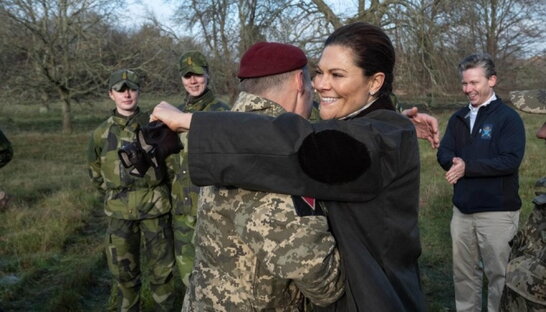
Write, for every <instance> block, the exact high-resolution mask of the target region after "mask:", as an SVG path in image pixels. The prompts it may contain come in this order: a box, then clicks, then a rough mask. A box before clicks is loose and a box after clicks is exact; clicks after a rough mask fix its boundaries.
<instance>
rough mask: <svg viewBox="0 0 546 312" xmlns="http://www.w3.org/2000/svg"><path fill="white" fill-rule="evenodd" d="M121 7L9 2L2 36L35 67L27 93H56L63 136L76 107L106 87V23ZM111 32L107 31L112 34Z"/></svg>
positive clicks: (68, 1)
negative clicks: (75, 101)
mask: <svg viewBox="0 0 546 312" xmlns="http://www.w3.org/2000/svg"><path fill="white" fill-rule="evenodd" d="M117 4H118V3H117V2H116V1H111V0H86V1H79V0H3V1H2V2H0V18H2V19H6V20H8V21H9V23H8V25H9V27H5V28H3V29H2V30H0V31H1V33H2V36H3V37H4V38H6V39H5V40H6V42H5V43H7V44H9V45H11V46H12V47H13V48H15V49H17V50H18V51H20V53H22V54H23V55H24V56H25V57H26V59H27V60H28V62H29V64H30V65H31V66H32V70H33V75H32V76H31V77H29V79H24V80H22V82H23V84H24V83H25V82H28V85H27V87H31V88H40V89H41V90H43V91H42V92H43V94H50V93H55V94H56V95H57V96H58V97H59V98H60V99H61V101H62V104H63V105H62V114H63V132H71V131H72V121H71V105H72V103H73V101H74V100H77V99H78V97H81V96H84V95H88V94H91V93H93V92H95V91H96V90H97V88H99V87H100V86H102V85H103V84H104V73H105V66H104V65H103V64H104V63H103V62H102V61H103V58H104V57H105V54H104V51H103V49H104V48H105V46H107V45H108V41H107V40H105V38H104V37H103V34H104V33H105V31H106V30H107V27H106V26H105V20H106V19H107V17H108V14H109V13H110V12H111V10H112V9H114V8H115V6H116V5H117ZM106 32H107V31H106Z"/></svg>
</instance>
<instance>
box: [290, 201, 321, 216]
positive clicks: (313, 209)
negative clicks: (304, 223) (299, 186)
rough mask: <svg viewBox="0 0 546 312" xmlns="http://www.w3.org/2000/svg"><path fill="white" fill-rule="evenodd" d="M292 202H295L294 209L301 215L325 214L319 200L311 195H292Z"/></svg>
mask: <svg viewBox="0 0 546 312" xmlns="http://www.w3.org/2000/svg"><path fill="white" fill-rule="evenodd" d="M292 202H293V203H294V209H296V213H297V214H298V216H300V217H305V216H324V211H322V209H321V207H320V204H319V202H318V201H317V200H316V199H314V198H311V197H304V196H292Z"/></svg>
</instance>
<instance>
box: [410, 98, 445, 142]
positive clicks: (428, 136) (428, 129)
mask: <svg viewBox="0 0 546 312" xmlns="http://www.w3.org/2000/svg"><path fill="white" fill-rule="evenodd" d="M402 114H403V115H405V116H406V117H408V118H409V119H410V120H411V122H413V125H414V126H415V130H416V131H417V137H418V138H419V139H425V140H427V141H429V142H430V145H431V146H432V148H438V146H440V131H439V130H438V119H436V118H435V117H433V116H430V115H428V114H424V113H419V111H418V109H417V107H412V108H409V109H405V110H403V111H402Z"/></svg>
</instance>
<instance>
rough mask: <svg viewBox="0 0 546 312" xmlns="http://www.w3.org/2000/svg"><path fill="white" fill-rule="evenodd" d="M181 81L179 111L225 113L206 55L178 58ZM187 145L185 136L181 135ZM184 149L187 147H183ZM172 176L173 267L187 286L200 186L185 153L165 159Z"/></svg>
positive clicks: (197, 54)
mask: <svg viewBox="0 0 546 312" xmlns="http://www.w3.org/2000/svg"><path fill="white" fill-rule="evenodd" d="M178 68H179V70H180V77H181V78H180V79H181V81H182V86H183V87H184V90H185V98H184V102H183V104H182V105H180V106H179V107H178V108H179V109H180V110H182V111H185V112H198V111H227V110H229V109H230V108H229V106H228V105H227V104H226V103H224V102H222V101H220V100H219V99H217V98H216V97H215V95H214V93H213V91H212V90H211V89H210V88H209V82H210V74H209V65H208V62H207V60H206V58H205V56H204V55H203V54H202V53H201V52H198V51H189V52H187V53H184V54H183V55H182V56H181V57H180V61H179V67H178ZM181 139H182V141H183V142H184V143H186V134H183V135H181ZM184 146H187V144H184ZM167 161H168V163H169V166H170V168H172V170H173V172H172V173H171V176H172V180H171V197H172V205H173V209H172V212H171V214H172V227H173V232H174V251H175V258H176V266H177V267H178V271H179V273H180V276H181V278H182V282H183V283H184V285H185V286H186V287H188V285H189V284H188V283H189V275H190V273H191V269H192V267H193V259H194V257H195V251H194V246H193V242H192V238H193V233H194V229H195V220H196V219H195V218H196V211H197V197H198V194H199V187H198V186H195V185H194V184H193V183H191V180H190V177H189V173H188V152H187V150H183V151H181V152H180V153H179V154H175V155H172V156H170V157H169V158H168V160H167Z"/></svg>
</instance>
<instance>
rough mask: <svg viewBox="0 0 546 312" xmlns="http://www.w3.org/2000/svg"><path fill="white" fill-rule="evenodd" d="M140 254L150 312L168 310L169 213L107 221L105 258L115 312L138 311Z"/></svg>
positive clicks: (170, 268) (170, 267) (170, 273)
mask: <svg viewBox="0 0 546 312" xmlns="http://www.w3.org/2000/svg"><path fill="white" fill-rule="evenodd" d="M141 245H142V248H141ZM141 252H142V254H143V256H145V257H146V260H147V265H148V266H149V268H148V270H147V271H148V272H149V281H150V290H151V293H152V297H153V299H154V301H155V303H156V308H155V309H154V311H172V310H173V307H174V280H173V266H174V253H173V235H172V228H171V216H170V214H169V213H167V214H165V215H162V216H160V217H157V218H152V219H143V220H123V219H115V218H108V229H107V242H106V257H107V260H108V267H109V269H110V272H111V273H112V275H113V277H114V279H115V281H116V284H117V291H118V295H117V300H116V301H117V306H118V308H117V310H118V311H128V312H129V311H140V287H141V285H142V281H141Z"/></svg>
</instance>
